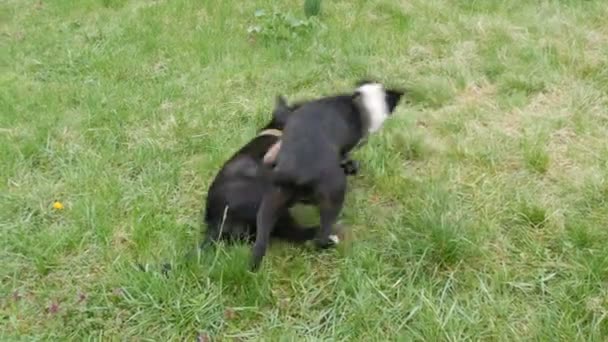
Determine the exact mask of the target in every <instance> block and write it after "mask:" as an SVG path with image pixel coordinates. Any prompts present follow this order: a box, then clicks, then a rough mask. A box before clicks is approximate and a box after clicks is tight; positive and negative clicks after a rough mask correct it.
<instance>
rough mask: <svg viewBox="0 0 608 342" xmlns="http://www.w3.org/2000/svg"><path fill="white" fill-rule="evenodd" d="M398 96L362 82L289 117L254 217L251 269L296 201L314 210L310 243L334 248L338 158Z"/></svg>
mask: <svg viewBox="0 0 608 342" xmlns="http://www.w3.org/2000/svg"><path fill="white" fill-rule="evenodd" d="M402 95H403V92H402V91H399V90H387V89H385V88H384V86H383V85H382V84H379V83H373V82H361V83H360V86H359V87H358V88H357V89H356V90H355V92H354V93H351V94H345V95H338V96H332V97H325V98H321V99H319V100H315V101H310V102H308V103H304V104H303V105H301V106H300V107H299V108H297V109H295V110H294V111H293V112H292V113H291V114H290V118H289V120H288V121H287V122H286V125H285V128H284V131H283V136H282V137H281V147H280V150H279V151H278V154H277V156H276V161H275V166H274V168H273V169H272V170H271V171H270V172H271V176H270V178H271V181H272V186H271V187H269V188H267V189H268V191H266V192H265V193H264V197H263V199H262V201H261V206H260V210H259V212H258V215H257V225H256V226H257V234H256V240H255V244H254V246H253V249H252V254H253V255H252V268H253V269H257V268H258V266H259V265H260V263H261V261H262V258H263V257H264V254H265V253H266V249H267V247H268V240H269V238H270V234H271V232H272V231H273V227H276V228H275V230H277V229H278V228H279V227H280V226H281V219H282V215H283V213H284V212H285V210H286V208H287V207H288V206H289V205H291V204H292V203H293V202H295V201H300V200H302V199H306V200H308V201H311V202H313V203H315V204H317V205H318V207H319V212H320V215H321V227H320V230H319V231H318V234H317V235H316V238H315V243H316V245H317V246H318V247H320V248H326V247H329V246H331V245H333V244H334V241H333V240H332V239H331V238H330V234H331V232H332V229H333V226H334V224H335V223H336V220H337V218H338V215H339V213H340V211H341V209H342V205H343V202H344V195H345V192H346V176H345V175H344V172H343V169H342V168H341V160H342V157H343V156H344V155H346V154H348V153H349V152H350V151H351V150H352V149H353V148H354V147H355V146H356V145H357V144H359V143H360V142H361V141H362V139H364V138H365V137H366V136H367V134H368V133H372V132H376V131H377V130H378V129H380V127H381V126H382V124H383V122H384V121H385V120H386V119H387V118H388V117H389V116H390V115H391V114H392V112H393V111H394V109H395V107H396V106H397V104H398V103H399V100H400V99H401V96H402Z"/></svg>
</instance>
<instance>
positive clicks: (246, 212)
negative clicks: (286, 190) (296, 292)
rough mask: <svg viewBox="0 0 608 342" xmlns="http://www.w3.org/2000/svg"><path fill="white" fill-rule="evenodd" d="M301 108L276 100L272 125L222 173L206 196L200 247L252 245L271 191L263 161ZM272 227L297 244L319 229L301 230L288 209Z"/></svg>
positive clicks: (347, 167) (346, 165) (349, 169)
mask: <svg viewBox="0 0 608 342" xmlns="http://www.w3.org/2000/svg"><path fill="white" fill-rule="evenodd" d="M300 106H301V104H293V105H291V106H289V105H287V103H286V101H285V99H283V98H282V97H277V102H276V105H275V108H274V111H273V115H272V120H271V121H270V123H268V124H267V125H266V126H265V127H264V128H262V130H261V131H260V132H259V134H258V135H257V136H256V137H255V138H253V139H252V140H251V141H250V142H249V143H247V144H246V145H245V146H243V147H242V148H241V149H240V150H239V151H237V152H236V153H235V154H234V155H233V156H232V157H231V158H230V159H229V160H228V161H227V162H226V163H225V164H224V166H223V167H222V169H221V170H220V171H219V173H218V174H217V176H216V177H215V179H214V180H213V182H212V183H211V186H210V188H209V191H208V194H207V203H206V207H205V213H204V222H205V223H206V225H207V231H206V234H205V238H204V240H203V242H202V243H201V246H200V247H201V248H204V247H205V246H207V245H209V244H211V243H212V242H215V241H218V240H223V241H228V242H234V241H241V242H253V240H254V239H255V236H256V230H257V229H256V216H257V212H258V209H259V207H260V203H261V202H262V197H263V194H264V193H265V192H266V191H268V189H269V188H271V182H270V179H269V176H270V174H269V173H268V170H267V168H264V167H263V158H264V156H265V155H266V156H267V153H268V152H269V150H270V149H271V148H272V147H273V146H274V145H276V144H277V143H278V142H279V139H280V137H281V135H282V130H283V127H284V126H285V123H286V122H287V121H288V118H289V117H290V116H291V114H290V113H291V112H292V111H294V110H295V109H297V108H299V107H300ZM277 146H278V145H277ZM267 158H268V156H267ZM342 167H343V170H344V171H341V172H343V173H348V174H355V173H356V172H357V164H356V162H354V161H352V160H347V161H345V162H343V166H342ZM303 201H305V199H303ZM292 204H295V202H293V203H290V206H291V205H292ZM273 226H275V227H274V229H273V227H270V228H271V229H270V233H271V235H273V236H274V237H277V238H281V239H284V240H287V241H291V242H296V243H300V242H305V241H308V240H311V239H313V238H314V236H315V234H316V232H317V231H318V228H319V227H318V226H317V227H302V226H301V225H299V224H298V223H297V222H296V221H295V219H294V218H293V217H292V216H291V215H290V213H289V212H288V210H287V208H284V209H283V210H281V211H278V212H277V219H276V222H275V224H274V225H273Z"/></svg>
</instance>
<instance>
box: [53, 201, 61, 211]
mask: <svg viewBox="0 0 608 342" xmlns="http://www.w3.org/2000/svg"><path fill="white" fill-rule="evenodd" d="M53 209H55V210H62V209H63V203H61V202H59V201H55V202H54V203H53Z"/></svg>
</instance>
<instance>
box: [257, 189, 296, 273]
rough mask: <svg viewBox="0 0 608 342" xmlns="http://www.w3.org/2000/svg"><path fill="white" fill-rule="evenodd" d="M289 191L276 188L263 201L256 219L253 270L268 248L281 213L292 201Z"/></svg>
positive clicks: (258, 264)
mask: <svg viewBox="0 0 608 342" xmlns="http://www.w3.org/2000/svg"><path fill="white" fill-rule="evenodd" d="M286 191H287V190H284V189H281V188H279V187H275V188H273V189H271V190H269V191H268V192H267V193H266V194H265V195H264V198H263V199H262V203H261V204H260V209H259V210H258V214H257V219H256V236H255V244H254V245H253V248H252V259H251V269H252V270H256V269H257V268H258V267H259V266H260V263H261V262H262V259H263V258H264V255H265V254H266V249H267V248H268V242H269V240H270V234H271V233H272V229H273V228H274V226H275V224H276V223H277V221H278V218H279V215H280V213H281V212H282V211H283V210H285V209H286V204H287V203H288V201H289V199H290V195H289V194H288V193H287V192H286Z"/></svg>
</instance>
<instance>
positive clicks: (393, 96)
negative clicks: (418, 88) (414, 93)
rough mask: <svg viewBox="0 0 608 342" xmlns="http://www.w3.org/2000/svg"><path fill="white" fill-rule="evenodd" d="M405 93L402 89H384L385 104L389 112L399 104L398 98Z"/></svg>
mask: <svg viewBox="0 0 608 342" xmlns="http://www.w3.org/2000/svg"><path fill="white" fill-rule="evenodd" d="M403 94H405V92H404V91H402V90H397V89H387V90H386V104H387V105H388V111H389V113H392V112H393V111H394V110H395V107H397V105H398V104H399V100H401V97H402V96H403Z"/></svg>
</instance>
